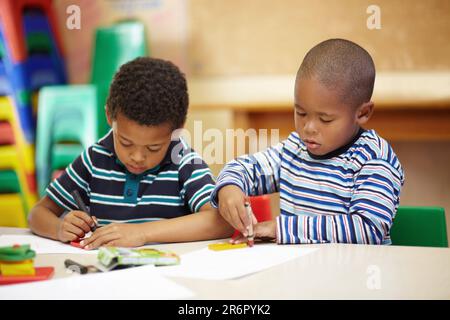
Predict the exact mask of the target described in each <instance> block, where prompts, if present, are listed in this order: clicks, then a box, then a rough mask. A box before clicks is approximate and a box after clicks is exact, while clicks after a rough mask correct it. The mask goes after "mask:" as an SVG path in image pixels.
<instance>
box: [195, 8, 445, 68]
mask: <svg viewBox="0 0 450 320" xmlns="http://www.w3.org/2000/svg"><path fill="white" fill-rule="evenodd" d="M189 3H190V6H189V14H188V17H189V30H190V32H189V39H188V49H189V50H188V52H189V55H190V56H189V60H190V66H191V68H192V73H193V74H196V75H237V74H292V73H294V72H295V71H296V70H297V68H298V66H299V65H300V62H301V60H302V58H303V56H304V55H305V53H306V52H307V51H308V50H309V49H310V48H311V47H312V46H314V45H315V44H317V43H319V42H320V41H322V40H325V39H328V38H335V37H339V38H348V39H349V40H353V41H355V42H357V43H359V44H360V45H362V46H363V47H364V48H366V49H367V50H368V51H369V52H370V54H371V55H372V56H373V58H374V61H375V64H376V66H377V69H378V71H386V70H389V71H393V70H443V69H447V70H449V69H450V59H449V58H448V57H450V41H448V39H449V35H450V1H448V0H431V1H423V0H403V1H402V0H377V1H370V0H369V1H368V0H320V1H310V0H282V1H273V0H245V1H241V0H226V1H224V0H191V1H190V2H189ZM371 4H376V5H378V6H379V7H380V9H381V29H380V30H369V29H368V28H367V27H366V20H367V18H368V17H369V14H367V13H366V10H367V7H368V6H369V5H371Z"/></svg>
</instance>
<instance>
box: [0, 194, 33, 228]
mask: <svg viewBox="0 0 450 320" xmlns="http://www.w3.org/2000/svg"><path fill="white" fill-rule="evenodd" d="M0 226H2V227H16V228H26V227H27V219H26V211H25V208H24V204H23V201H22V197H21V196H20V194H18V193H5V194H0Z"/></svg>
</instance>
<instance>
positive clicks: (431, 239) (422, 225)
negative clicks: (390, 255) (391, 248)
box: [391, 206, 448, 247]
mask: <svg viewBox="0 0 450 320" xmlns="http://www.w3.org/2000/svg"><path fill="white" fill-rule="evenodd" d="M391 240H392V244H393V245H399V246H421V247H448V240H447V226H446V223H445V210H444V208H440V207H406V206H405V207H399V208H398V210H397V214H396V215H395V218H394V222H393V225H392V227H391Z"/></svg>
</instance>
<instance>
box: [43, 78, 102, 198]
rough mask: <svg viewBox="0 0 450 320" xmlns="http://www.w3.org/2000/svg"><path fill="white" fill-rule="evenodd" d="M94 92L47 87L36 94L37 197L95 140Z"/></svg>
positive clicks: (91, 88) (84, 87)
mask: <svg viewBox="0 0 450 320" xmlns="http://www.w3.org/2000/svg"><path fill="white" fill-rule="evenodd" d="M97 132H98V120H97V92H96V88H95V87H94V86H91V85H76V86H51V87H45V88H43V89H42V90H41V91H40V93H39V114H38V133H37V145H36V168H37V178H38V179H37V180H38V188H39V194H40V195H44V194H45V189H46V187H47V185H48V183H49V182H50V181H51V179H53V178H56V177H57V176H58V175H59V174H60V173H61V172H62V171H63V170H64V169H65V168H66V167H67V166H68V165H69V164H70V163H71V162H72V161H73V160H74V159H75V158H76V157H78V156H79V155H80V154H81V153H82V151H83V149H85V148H86V147H87V146H89V145H91V144H93V143H94V142H95V141H96V140H97V137H98V135H97Z"/></svg>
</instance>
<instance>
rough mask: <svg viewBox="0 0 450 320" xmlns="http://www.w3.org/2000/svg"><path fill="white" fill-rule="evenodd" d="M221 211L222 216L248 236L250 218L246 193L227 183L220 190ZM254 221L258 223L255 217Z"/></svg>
mask: <svg viewBox="0 0 450 320" xmlns="http://www.w3.org/2000/svg"><path fill="white" fill-rule="evenodd" d="M218 198H219V212H220V214H221V216H222V217H223V218H224V219H225V220H226V221H227V222H228V223H229V224H230V225H232V226H233V228H235V229H236V230H238V231H239V232H241V233H242V234H243V235H244V236H247V226H249V225H250V223H251V221H250V220H249V219H248V216H247V211H246V209H245V206H244V204H245V201H246V196H245V193H244V192H243V191H242V190H241V189H240V188H239V187H237V186H235V185H227V186H225V187H223V188H221V189H220V190H219V193H218ZM253 220H254V221H252V223H256V221H255V220H256V219H255V218H253Z"/></svg>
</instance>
